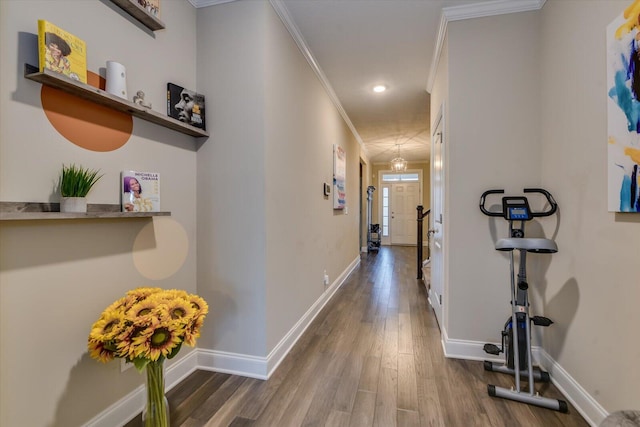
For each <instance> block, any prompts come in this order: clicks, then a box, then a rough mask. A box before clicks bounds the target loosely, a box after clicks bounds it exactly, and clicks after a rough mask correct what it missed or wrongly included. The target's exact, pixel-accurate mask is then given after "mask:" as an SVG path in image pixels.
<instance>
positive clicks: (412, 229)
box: [391, 182, 421, 245]
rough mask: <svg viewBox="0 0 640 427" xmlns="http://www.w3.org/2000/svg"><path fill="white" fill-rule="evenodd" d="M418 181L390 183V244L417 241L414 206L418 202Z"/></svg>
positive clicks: (413, 242) (409, 243)
mask: <svg viewBox="0 0 640 427" xmlns="http://www.w3.org/2000/svg"><path fill="white" fill-rule="evenodd" d="M420 200H421V199H420V183H418V182H411V183H397V184H396V183H394V184H392V185H391V244H392V245H415V244H416V242H417V240H418V239H417V235H416V233H417V227H416V206H418V205H419V204H420Z"/></svg>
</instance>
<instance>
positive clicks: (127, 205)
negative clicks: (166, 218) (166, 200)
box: [120, 170, 160, 212]
mask: <svg viewBox="0 0 640 427" xmlns="http://www.w3.org/2000/svg"><path fill="white" fill-rule="evenodd" d="M120 192H121V194H122V200H121V204H122V212H160V174H159V173H157V172H140V171H131V170H128V171H122V173H121V175H120Z"/></svg>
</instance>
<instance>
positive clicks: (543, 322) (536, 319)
mask: <svg viewBox="0 0 640 427" xmlns="http://www.w3.org/2000/svg"><path fill="white" fill-rule="evenodd" d="M531 321H532V322H533V324H534V325H536V326H551V325H552V324H553V320H551V319H549V318H548V317H543V316H533V317H532V318H531Z"/></svg>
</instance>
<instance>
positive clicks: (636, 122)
mask: <svg viewBox="0 0 640 427" xmlns="http://www.w3.org/2000/svg"><path fill="white" fill-rule="evenodd" d="M639 18H640V0H635V1H633V2H632V3H631V4H630V5H629V6H628V7H627V8H626V9H625V10H624V12H623V13H621V14H620V15H619V16H618V17H617V18H616V19H615V20H614V21H613V22H611V23H610V24H609V25H608V26H607V95H608V96H607V119H608V121H607V132H608V147H607V148H608V149H607V154H608V155H607V163H608V165H607V175H608V210H609V211H610V212H640V179H639V178H640V21H639V20H638V19H639Z"/></svg>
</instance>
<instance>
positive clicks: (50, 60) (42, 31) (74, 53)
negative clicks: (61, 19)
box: [38, 19, 87, 83]
mask: <svg viewBox="0 0 640 427" xmlns="http://www.w3.org/2000/svg"><path fill="white" fill-rule="evenodd" d="M38 59H39V61H40V72H43V71H44V70H45V68H46V69H48V70H51V71H54V72H56V73H60V74H63V75H65V76H67V77H69V78H71V79H73V80H77V81H80V82H82V83H87V45H86V43H85V42H84V40H82V39H80V38H78V37H76V36H74V35H73V34H71V33H69V32H67V31H65V30H63V29H62V28H60V27H57V26H56V25H54V24H52V23H51V22H49V21H45V20H44V19H39V20H38Z"/></svg>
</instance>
